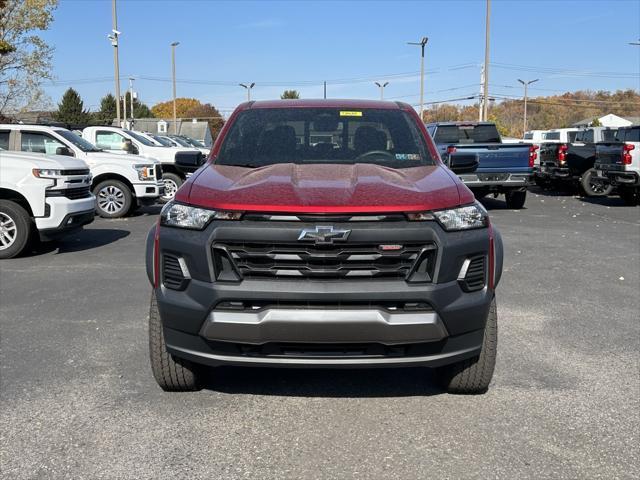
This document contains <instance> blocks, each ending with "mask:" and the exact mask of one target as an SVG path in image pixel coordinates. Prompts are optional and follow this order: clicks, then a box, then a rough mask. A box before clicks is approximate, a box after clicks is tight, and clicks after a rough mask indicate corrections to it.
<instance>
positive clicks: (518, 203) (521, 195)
mask: <svg viewBox="0 0 640 480" xmlns="http://www.w3.org/2000/svg"><path fill="white" fill-rule="evenodd" d="M504 196H505V199H506V201H507V208H509V209H512V210H520V209H521V208H522V207H524V202H525V201H526V200H527V191H526V190H524V191H522V192H519V191H517V190H511V191H508V192H506V193H505V194H504Z"/></svg>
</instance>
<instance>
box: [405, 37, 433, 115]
mask: <svg viewBox="0 0 640 480" xmlns="http://www.w3.org/2000/svg"><path fill="white" fill-rule="evenodd" d="M428 41H429V37H422V39H421V40H420V41H419V42H407V43H408V44H409V45H420V48H421V52H420V120H423V116H422V114H423V113H424V47H425V45H426V44H427V42H428ZM423 121H424V120H423Z"/></svg>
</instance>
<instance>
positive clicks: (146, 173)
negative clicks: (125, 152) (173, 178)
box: [133, 165, 154, 181]
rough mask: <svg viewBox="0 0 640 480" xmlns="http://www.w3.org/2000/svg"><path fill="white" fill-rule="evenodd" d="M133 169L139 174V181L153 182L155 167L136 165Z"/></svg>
mask: <svg viewBox="0 0 640 480" xmlns="http://www.w3.org/2000/svg"><path fill="white" fill-rule="evenodd" d="M133 168H134V169H135V170H136V171H137V172H138V180H141V181H144V180H153V179H154V171H153V167H150V166H149V165H134V166H133Z"/></svg>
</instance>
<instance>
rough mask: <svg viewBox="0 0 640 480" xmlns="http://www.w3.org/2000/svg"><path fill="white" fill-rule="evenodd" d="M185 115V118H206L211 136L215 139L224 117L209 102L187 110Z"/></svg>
mask: <svg viewBox="0 0 640 480" xmlns="http://www.w3.org/2000/svg"><path fill="white" fill-rule="evenodd" d="M185 117H187V118H201V119H203V120H207V123H208V124H209V130H211V137H212V138H213V139H214V140H215V139H216V137H217V136H218V134H219V133H220V130H222V126H223V125H224V119H223V118H222V115H220V112H219V111H218V109H217V108H216V107H214V106H213V105H211V104H210V103H202V104H200V105H198V106H195V107H193V108H191V109H189V110H187V112H186V115H185Z"/></svg>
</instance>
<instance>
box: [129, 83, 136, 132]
mask: <svg viewBox="0 0 640 480" xmlns="http://www.w3.org/2000/svg"><path fill="white" fill-rule="evenodd" d="M134 80H135V78H133V77H129V106H130V107H131V108H130V109H129V110H130V112H131V125H129V126H130V127H131V126H132V125H133V81H134Z"/></svg>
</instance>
